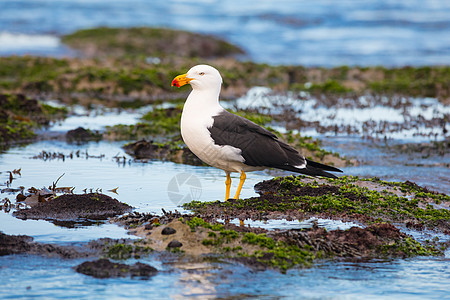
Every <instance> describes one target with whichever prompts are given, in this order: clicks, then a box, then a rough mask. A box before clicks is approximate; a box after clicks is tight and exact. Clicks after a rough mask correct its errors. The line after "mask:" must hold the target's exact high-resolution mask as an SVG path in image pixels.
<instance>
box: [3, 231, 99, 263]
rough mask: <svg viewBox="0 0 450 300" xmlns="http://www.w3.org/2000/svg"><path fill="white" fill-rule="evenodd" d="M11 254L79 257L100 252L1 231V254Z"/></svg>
mask: <svg viewBox="0 0 450 300" xmlns="http://www.w3.org/2000/svg"><path fill="white" fill-rule="evenodd" d="M11 254H37V255H45V256H50V257H61V258H78V257H88V256H91V255H96V254H98V252H97V251H95V250H94V249H92V248H89V247H78V246H60V245H54V244H44V243H36V242H34V241H33V238H32V237H31V236H26V235H7V234H4V233H2V232H0V256H3V255H11Z"/></svg>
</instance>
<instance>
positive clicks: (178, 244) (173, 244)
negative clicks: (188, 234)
mask: <svg viewBox="0 0 450 300" xmlns="http://www.w3.org/2000/svg"><path fill="white" fill-rule="evenodd" d="M181 246H183V244H182V243H181V242H179V241H177V240H173V241H171V242H170V243H169V244H168V245H167V248H180V247H181Z"/></svg>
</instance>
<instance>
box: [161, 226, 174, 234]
mask: <svg viewBox="0 0 450 300" xmlns="http://www.w3.org/2000/svg"><path fill="white" fill-rule="evenodd" d="M175 232H177V231H176V230H175V229H173V228H172V227H168V226H167V227H165V228H164V229H163V230H162V231H161V234H163V235H170V234H174V233H175Z"/></svg>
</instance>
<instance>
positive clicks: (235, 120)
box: [172, 65, 342, 201]
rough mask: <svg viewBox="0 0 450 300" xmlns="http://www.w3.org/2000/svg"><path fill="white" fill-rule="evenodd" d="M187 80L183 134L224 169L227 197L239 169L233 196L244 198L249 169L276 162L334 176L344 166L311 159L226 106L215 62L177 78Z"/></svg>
mask: <svg viewBox="0 0 450 300" xmlns="http://www.w3.org/2000/svg"><path fill="white" fill-rule="evenodd" d="M186 84H190V85H191V87H192V91H191V93H190V94H189V96H188V98H187V99H186V102H185V104H184V107H183V112H182V114H181V136H182V138H183V140H184V142H185V143H186V145H187V146H188V147H189V149H190V150H191V151H192V152H193V153H194V154H195V155H196V156H197V157H198V158H200V159H201V160H202V161H203V162H205V163H206V164H208V165H210V166H213V167H216V168H219V169H222V170H224V171H225V174H226V180H225V186H226V192H225V201H227V200H228V199H229V198H230V188H231V176H230V174H231V173H232V172H237V173H240V182H239V185H238V188H237V191H236V194H235V196H234V199H239V195H240V193H241V190H242V186H243V185H244V181H245V179H246V174H245V173H246V172H250V171H256V170H263V169H266V168H277V169H282V170H287V171H292V172H297V173H301V174H306V175H309V176H323V177H329V178H337V177H336V176H335V175H333V174H331V173H328V172H327V171H331V172H342V171H341V170H339V169H337V168H335V167H331V166H327V165H324V164H321V163H317V162H314V161H311V160H309V159H306V158H305V157H304V156H302V155H301V154H300V153H299V152H298V151H297V150H295V149H294V148H293V147H291V146H289V145H288V144H286V143H284V142H282V141H280V140H279V139H278V137H277V136H276V135H275V134H273V133H272V132H270V131H269V130H267V129H265V128H263V127H261V126H259V125H257V124H255V123H253V122H251V121H249V120H247V119H246V118H243V117H240V116H237V115H235V114H232V113H230V112H228V111H227V110H225V109H224V108H223V107H222V106H221V105H220V103H219V95H220V90H221V86H222V76H220V73H219V71H218V70H217V69H215V68H214V67H211V66H208V65H197V66H194V67H192V68H191V69H190V70H189V71H188V72H187V73H186V74H182V75H178V76H177V77H175V78H174V79H173V81H172V86H176V87H181V86H183V85H186Z"/></svg>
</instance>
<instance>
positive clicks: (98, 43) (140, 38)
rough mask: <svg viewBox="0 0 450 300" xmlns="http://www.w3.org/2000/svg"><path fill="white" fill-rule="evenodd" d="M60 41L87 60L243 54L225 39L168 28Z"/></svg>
mask: <svg viewBox="0 0 450 300" xmlns="http://www.w3.org/2000/svg"><path fill="white" fill-rule="evenodd" d="M61 41H62V42H63V43H65V44H67V45H69V46H70V47H72V48H75V49H78V50H80V51H82V52H83V53H84V54H85V55H88V56H150V57H167V56H181V57H203V58H205V57H206V58H207V57H222V56H229V55H233V54H243V53H244V51H243V50H242V49H240V48H239V47H237V46H235V45H232V44H230V43H228V42H226V41H224V40H222V39H219V38H216V37H213V36H210V35H203V34H198V33H192V32H187V31H181V30H174V29H168V28H149V27H132V28H108V27H99V28H92V29H83V30H78V31H76V32H74V33H72V34H68V35H65V36H63V37H62V39H61Z"/></svg>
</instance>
